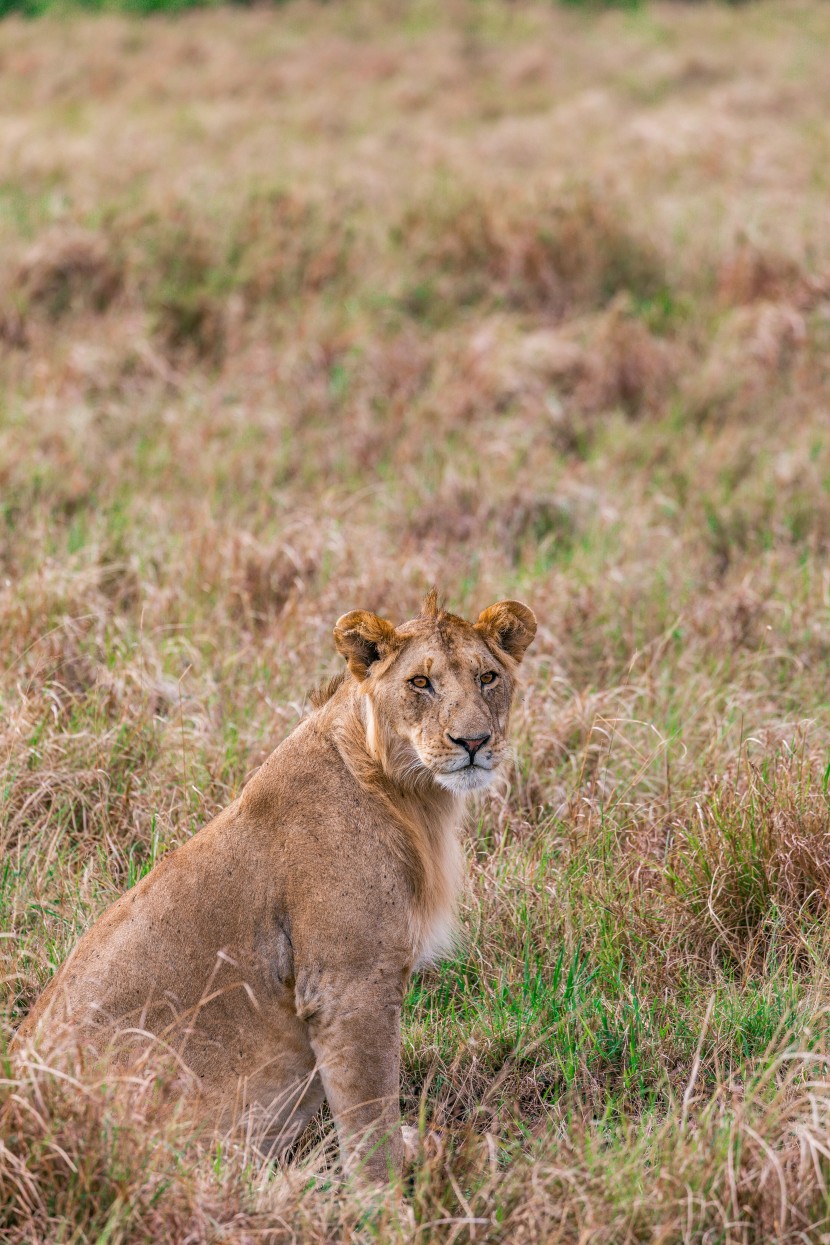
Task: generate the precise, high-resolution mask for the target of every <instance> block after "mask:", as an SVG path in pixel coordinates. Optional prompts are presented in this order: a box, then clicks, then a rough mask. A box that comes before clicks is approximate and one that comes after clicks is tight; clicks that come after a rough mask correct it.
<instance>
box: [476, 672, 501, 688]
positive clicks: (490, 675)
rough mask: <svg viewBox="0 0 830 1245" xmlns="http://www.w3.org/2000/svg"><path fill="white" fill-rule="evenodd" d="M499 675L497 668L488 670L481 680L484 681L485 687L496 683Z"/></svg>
mask: <svg viewBox="0 0 830 1245" xmlns="http://www.w3.org/2000/svg"><path fill="white" fill-rule="evenodd" d="M498 677H499V676H498V675H497V674H496V672H495V670H488V671H487V672H486V674H483V675H482V676H481V679H480V682H481V683H483V684H484V686H485V687H488V686H489V684H491V683H495V681H496V679H497V678H498Z"/></svg>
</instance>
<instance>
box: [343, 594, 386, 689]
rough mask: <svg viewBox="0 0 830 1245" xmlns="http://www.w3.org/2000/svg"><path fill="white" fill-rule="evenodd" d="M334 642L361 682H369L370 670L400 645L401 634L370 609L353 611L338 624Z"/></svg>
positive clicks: (345, 615)
mask: <svg viewBox="0 0 830 1245" xmlns="http://www.w3.org/2000/svg"><path fill="white" fill-rule="evenodd" d="M334 642H335V644H336V645H337V651H338V653H340V655H341V657H345V658H346V661H347V662H348V663H349V669H350V670H351V672H352V674H353V675H354V676H355V678H357V679H365V678H366V676H367V674H368V673H369V667H370V666H371V665H372V664H373V663H374V662H376V661H379V660H380V658H381V657H385V656H386V654H387V653H389V652H391V650H392V649H393V648H395V647H396V646H397V644H398V633H397V632H396V631H395V628H394V627H393V626H392V624H391V623H390V622H387V621H386V619H385V618H379V617H378V616H377V614H372V613H370V612H369V610H352V611H351V613H349V614H344V615H343V616H342V618H338V620H337V622H336V623H335V624H334Z"/></svg>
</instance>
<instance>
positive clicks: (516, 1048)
mask: <svg viewBox="0 0 830 1245" xmlns="http://www.w3.org/2000/svg"><path fill="white" fill-rule="evenodd" d="M828 46H830V6H828V5H827V4H826V3H824V0H779V2H777V3H772V2H765V0H762V2H761V3H758V4H753V5H748V6H744V7H740V8H733V7H728V6H714V5H708V4H706V5H689V6H684V5H666V6H665V7H663V6H660V5H657V6H654V7H648V8H643V9H641V10H638V11H637V12H633V13H626V12H607V13H601V14H600V13H597V14H586V13H584V12H580V11H576V10H574V9H568V8H561V7H556V6H553V5H534V4H529V3H526V2H525V0H516V3H512V4H509V5H508V4H500V3H495V2H493V0H480V2H475V0H451V2H450V3H446V4H438V3H423V2H421V0H416V2H415V3H413V4H409V5H406V6H405V7H402V6H400V5H398V4H393V3H391V2H389V3H387V2H385V0H376V3H371V4H370V3H368V0H345V2H344V3H338V4H333V5H330V6H312V5H310V4H304V3H299V4H296V5H295V4H292V5H289V6H285V7H282V8H277V9H268V10H266V9H254V10H236V9H230V10H229V9H225V10H205V11H202V12H199V13H194V14H190V15H187V16H183V17H181V18H179V19H177V20H169V19H162V18H157V19H152V20H146V21H137V20H130V19H128V18H124V17H115V16H85V17H79V16H76V17H64V18H59V17H53V18H44V19H43V20H40V21H38V22H24V21H22V20H20V19H15V18H12V19H9V20H7V21H5V22H3V23H2V24H0V376H1V377H2V381H1V382H0V383H1V384H2V393H0V671H1V673H0V801H1V802H2V803H1V804H0V834H1V835H2V848H3V855H2V863H0V957H2V960H1V961H0V962H1V963H2V977H3V982H4V989H3V996H2V999H3V1001H2V1026H3V1029H2V1031H3V1034H4V1035H5V1037H6V1038H7V1037H8V1036H9V1035H10V1034H11V1031H12V1029H13V1027H14V1025H15V1024H16V1023H17V1021H18V1020H19V1018H20V1017H21V1016H22V1015H23V1014H24V1013H25V1011H26V1009H27V1008H28V1006H29V1005H30V1003H31V1002H32V1000H33V999H34V997H35V996H36V995H37V993H38V992H39V991H40V989H41V988H42V987H43V986H44V984H45V983H46V982H47V981H48V980H49V978H50V976H51V974H52V973H53V971H54V969H55V967H56V966H57V965H58V964H59V963H60V962H61V961H62V960H63V958H64V957H65V956H66V954H67V953H68V951H69V950H70V948H71V947H72V946H73V944H74V943H75V941H76V940H77V938H78V936H79V934H80V933H81V932H82V931H83V930H84V929H85V928H86V927H87V926H88V925H89V923H90V922H91V921H93V920H94V919H95V917H96V916H97V915H98V914H99V913H100V912H101V911H102V910H103V909H104V908H105V907H106V906H107V905H108V904H109V903H110V902H112V900H113V899H114V898H116V896H117V895H118V894H119V893H121V892H122V891H123V890H124V889H125V888H127V887H129V886H130V885H131V884H132V883H133V882H134V881H135V880H136V879H137V878H139V877H140V876H141V875H142V874H143V873H144V872H145V871H146V870H147V869H149V868H150V867H151V866H152V864H153V863H154V861H155V860H157V859H158V858H159V857H160V855H161V854H162V853H163V852H165V851H166V850H168V849H169V848H170V847H172V846H174V845H176V844H177V843H180V842H182V840H183V839H184V838H186V837H187V836H188V835H190V834H191V833H192V832H193V831H194V830H196V829H197V828H198V827H199V825H200V824H202V823H204V821H205V820H207V819H208V818H209V817H210V816H211V815H212V814H213V813H214V812H216V811H217V810H218V809H220V808H221V807H222V806H224V805H225V804H226V803H227V802H228V801H229V800H230V799H231V798H232V797H233V796H234V793H235V792H237V791H238V790H239V789H240V786H241V784H242V783H243V781H244V778H245V775H246V773H247V772H248V771H249V770H250V768H251V767H252V766H253V765H255V764H256V763H257V761H258V760H259V759H260V758H261V757H262V756H263V755H264V754H265V753H266V752H267V751H268V750H270V749H271V748H272V747H273V746H274V745H275V744H276V743H277V742H278V741H279V740H280V739H281V738H282V737H283V735H284V734H285V733H286V732H287V731H288V730H290V729H291V727H292V726H293V725H294V724H295V723H296V722H297V720H298V719H299V717H300V716H301V714H302V713H303V712H304V706H305V703H306V702H305V694H306V692H307V690H308V689H309V688H310V687H311V686H312V685H313V684H314V683H315V682H316V681H317V680H318V679H319V678H321V677H322V676H325V675H328V674H330V673H333V672H334V671H335V670H336V669H337V668H338V660H337V658H336V655H335V653H334V650H333V646H332V641H331V628H332V624H333V622H334V620H335V619H336V618H337V617H338V615H339V614H341V613H342V612H344V611H345V610H347V609H351V608H355V607H365V608H371V609H376V610H378V611H380V612H382V613H384V614H385V615H387V616H389V617H391V618H393V619H395V620H401V619H403V618H405V617H409V616H411V615H412V614H413V613H414V612H416V610H417V607H418V603H419V601H420V598H421V596H422V595H423V592H424V590H425V589H426V588H428V587H429V586H430V585H431V584H433V583H434V584H436V585H437V586H438V587H439V588H440V589H441V590H442V591H443V592H444V594H445V595H446V598H447V601H448V604H449V605H450V607H451V608H454V609H456V610H457V611H459V612H462V613H468V614H470V613H472V614H475V613H477V612H478V610H480V609H481V608H483V607H484V606H485V605H487V604H489V603H490V602H492V601H494V600H497V599H498V598H500V597H505V596H516V597H519V598H521V599H523V600H526V601H527V602H529V603H530V604H531V605H532V607H533V608H534V610H535V611H536V613H537V615H538V617H539V621H540V632H539V637H538V640H537V642H536V644H535V646H534V648H533V649H532V650H531V655H530V657H529V659H528V662H527V664H526V675H525V689H524V696H523V701H522V703H521V705H520V706H519V707H518V709H517V711H516V714H515V742H516V761H515V767H514V769H513V770H512V772H511V774H510V778H509V782H508V784H507V785H506V786H505V788H504V790H502V791H500V792H499V793H498V794H496V795H494V796H492V797H490V798H488V799H487V800H485V801H484V802H483V803H481V804H480V805H478V806H477V807H476V808H475V810H474V812H473V814H472V816H471V819H470V833H469V840H468V856H469V864H470V878H469V884H468V888H467V893H466V898H465V903H464V911H463V926H464V942H463V945H462V947H461V948H460V949H459V951H458V954H457V956H456V957H455V959H454V960H452V962H450V963H447V964H445V965H443V966H442V967H440V968H438V969H435V970H431V971H429V972H427V973H424V974H423V975H422V976H420V977H419V978H418V979H417V980H416V981H415V983H414V985H413V987H412V989H411V992H410V995H409V998H408V1001H407V1008H406V1025H405V1036H404V1086H403V1107H404V1111H405V1114H406V1116H407V1118H408V1119H409V1120H410V1121H412V1122H414V1121H418V1120H420V1122H421V1127H422V1130H423V1134H424V1145H423V1149H424V1153H423V1155H422V1158H421V1160H420V1161H419V1162H418V1164H417V1165H416V1167H415V1169H414V1171H413V1172H412V1174H411V1175H410V1177H409V1179H408V1184H407V1189H406V1197H405V1199H404V1200H402V1201H398V1200H396V1199H395V1198H394V1197H389V1198H386V1199H383V1198H381V1199H379V1200H377V1201H376V1202H374V1203H370V1202H367V1201H366V1199H365V1198H361V1197H359V1196H357V1195H354V1194H349V1193H346V1192H344V1191H343V1190H342V1189H341V1188H339V1187H338V1185H337V1183H336V1182H335V1181H332V1180H331V1179H330V1175H329V1172H330V1162H331V1147H330V1137H329V1131H328V1130H327V1128H326V1126H325V1122H323V1124H322V1125H321V1127H320V1129H319V1130H318V1132H317V1133H316V1134H315V1136H313V1137H311V1138H310V1139H309V1140H308V1142H307V1144H305V1145H304V1146H303V1147H302V1149H301V1151H300V1152H299V1153H298V1154H297V1155H295V1156H294V1158H293V1160H292V1162H291V1163H289V1164H288V1165H286V1166H284V1167H282V1168H274V1167H273V1166H268V1165H263V1163H262V1162H261V1161H260V1160H258V1159H257V1158H256V1156H255V1154H254V1153H253V1152H252V1150H251V1148H250V1146H248V1144H247V1143H246V1140H245V1138H244V1137H241V1138H234V1139H232V1140H231V1141H225V1142H222V1143H218V1142H216V1143H213V1144H211V1145H205V1144H203V1143H200V1142H199V1141H197V1140H194V1139H193V1137H192V1135H190V1134H189V1133H188V1129H187V1122H186V1120H185V1119H176V1120H174V1121H173V1122H172V1123H167V1124H162V1123H160V1122H159V1121H158V1119H157V1116H156V1107H157V1104H156V1101H155V1097H154V1090H153V1087H152V1086H143V1085H132V1086H130V1087H125V1086H117V1085H113V1084H111V1083H110V1084H106V1083H101V1082H100V1081H96V1080H95V1079H94V1078H92V1077H91V1076H88V1075H80V1074H79V1079H73V1078H74V1077H75V1076H76V1074H75V1073H74V1072H73V1070H72V1069H71V1068H66V1067H60V1066H47V1065H42V1064H38V1063H36V1062H31V1061H30V1062H29V1063H28V1064H26V1065H25V1066H21V1065H19V1064H18V1065H14V1066H13V1065H12V1064H11V1063H8V1062H7V1063H6V1066H5V1070H4V1073H3V1078H2V1086H0V1241H2V1242H9V1243H12V1242H13V1243H18V1242H19V1243H21V1245H22V1242H44V1243H46V1242H50V1243H51V1242H64V1243H67V1245H68V1243H69V1242H73V1243H75V1242H78V1243H80V1242H86V1241H95V1242H101V1245H103V1243H104V1242H107V1245H117V1243H121V1242H152V1241H162V1240H168V1241H175V1242H184V1241H189V1242H190V1241H192V1242H196V1241H228V1242H238V1243H240V1245H241V1243H242V1242H255V1241H273V1242H277V1241H279V1242H282V1241H286V1242H288V1241H292V1240H297V1241H321V1242H322V1241H334V1240H344V1241H346V1240H353V1241H357V1242H370V1241H381V1242H383V1241H387V1240H396V1241H397V1240H401V1241H407V1242H423V1241H430V1240H436V1241H447V1242H451V1241H452V1242H458V1241H475V1242H484V1241H509V1242H517V1243H519V1245H523V1243H525V1242H541V1241H557V1242H566V1243H571V1242H573V1243H574V1245H576V1243H577V1242H579V1243H581V1245H586V1243H588V1242H591V1243H595V1242H596V1243H598V1242H628V1241H630V1242H640V1241H653V1242H662V1243H668V1242H681V1241H683V1242H697V1241H700V1242H703V1241H705V1242H713V1243H715V1242H723V1243H727V1242H735V1243H737V1242H747V1243H748V1242H758V1243H760V1242H768V1241H772V1240H780V1241H787V1242H796V1241H799V1242H803V1241H817V1242H819V1241H827V1240H828V1239H830V1235H828V1234H830V1194H828V1180H830V1069H828V1062H827V1061H828V1058H830V1011H829V1010H828V1006H829V1005H830V967H829V966H828V954H829V953H830V929H828V924H829V923H828V913H827V901H828V896H830V803H828V784H829V783H830V711H829V706H828V678H829V677H830V562H828V550H829V549H830V208H829V207H828V204H829V203H830V197H828V192H830V129H828V126H827V117H828V115H830V75H828V73H827V60H828Z"/></svg>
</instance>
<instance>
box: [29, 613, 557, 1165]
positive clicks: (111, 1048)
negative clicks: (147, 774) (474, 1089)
mask: <svg viewBox="0 0 830 1245" xmlns="http://www.w3.org/2000/svg"><path fill="white" fill-rule="evenodd" d="M535 633H536V620H535V618H534V615H533V613H532V611H531V610H530V609H529V608H528V607H527V606H526V605H522V604H521V603H520V602H518V601H500V602H498V603H497V604H496V605H492V606H490V608H489V609H486V610H484V612H483V613H482V614H480V615H479V617H478V619H477V621H476V622H475V623H469V622H466V621H464V620H463V619H461V618H459V617H456V616H455V615H454V614H451V613H449V612H447V611H446V610H445V609H443V608H441V607H440V606H439V604H438V601H437V598H436V595H435V593H434V592H433V593H431V594H430V595H429V596H428V597H427V599H426V601H425V602H424V605H423V607H422V610H421V613H420V615H419V616H418V617H417V618H415V619H412V620H411V621H409V622H406V623H404V624H402V625H401V626H397V627H396V626H394V625H393V624H392V623H391V622H387V621H386V620H385V619H383V618H380V617H378V616H377V615H376V614H373V613H370V612H368V611H365V610H353V611H352V612H351V613H348V614H344V615H343V616H342V617H341V618H340V619H339V620H338V622H337V624H336V626H335V628H334V641H335V644H336V647H337V649H338V652H339V653H340V654H341V655H342V656H343V657H344V658H345V659H346V663H347V665H346V668H345V670H344V672H343V673H342V674H341V675H339V676H338V677H337V678H335V679H333V680H331V682H330V683H329V684H328V685H326V687H325V688H324V689H321V690H320V691H319V692H318V693H317V694H316V695H314V696H313V697H312V706H313V707H312V711H311V712H310V714H309V715H308V716H307V717H306V718H305V719H304V720H303V721H301V722H300V724H299V725H298V726H297V727H296V728H295V729H294V730H293V731H292V732H291V733H290V734H289V735H288V736H287V738H286V739H285V740H283V742H282V743H281V744H280V745H279V747H277V749H276V750H275V751H274V752H272V753H271V755H270V756H269V758H268V759H267V760H266V761H265V762H264V764H263V765H262V766H261V767H260V768H259V769H258V770H257V771H256V772H255V773H254V775H253V776H252V777H251V778H250V779H249V781H248V782H247V783H246V784H245V786H244V787H243V788H242V791H241V793H240V795H239V796H238V798H237V799H235V800H234V801H233V803H232V804H230V805H229V806H228V807H227V808H226V809H225V810H224V811H223V812H221V813H219V814H218V816H216V817H215V818H214V819H213V820H212V821H211V822H209V823H208V824H207V825H206V826H204V828H203V829H202V830H200V831H199V832H198V833H197V834H195V835H194V836H193V837H192V838H191V839H189V840H188V841H187V842H185V843H183V844H182V845H181V846H180V847H178V848H177V849H176V850H175V851H173V852H171V853H170V854H169V855H167V856H165V857H164V858H163V859H162V860H161V861H159V863H158V864H156V865H155V867H154V868H153V869H152V870H151V871H150V872H149V873H148V874H147V875H146V876H145V877H144V878H142V879H141V881H140V882H138V883H137V885H135V886H133V887H132V889H131V890H129V891H127V892H126V894H124V895H122V896H121V898H120V899H118V900H117V902H115V903H114V904H113V905H112V906H111V907H110V908H108V909H107V911H105V912H104V914H103V915H102V916H101V917H100V918H99V919H98V920H97V921H96V922H95V923H94V924H93V925H92V927H91V928H90V929H89V930H88V931H87V933H86V934H85V935H84V936H83V937H82V938H81V940H80V942H79V943H78V944H77V946H76V947H75V949H74V950H73V951H72V953H71V954H70V955H69V957H68V959H67V960H66V962H65V963H64V964H63V966H62V967H61V968H60V970H59V971H58V973H57V974H56V976H55V977H54V978H53V980H52V981H51V983H50V984H49V985H48V986H47V988H46V989H45V990H44V992H43V993H42V995H41V996H40V998H39V999H38V1000H37V1002H36V1003H35V1005H34V1007H33V1008H32V1010H31V1012H30V1013H29V1015H28V1016H27V1017H26V1019H25V1021H24V1022H23V1024H22V1026H21V1028H20V1030H19V1031H18V1034H17V1037H16V1039H15V1042H16V1044H19V1043H20V1042H24V1041H27V1040H33V1039H35V1038H37V1040H38V1041H39V1042H46V1041H49V1040H51V1041H57V1040H58V1037H59V1035H66V1034H72V1035H74V1037H75V1040H77V1041H79V1042H80V1043H82V1045H83V1048H84V1049H85V1050H91V1051H92V1052H93V1055H94V1057H95V1058H99V1057H100V1058H104V1057H106V1058H108V1059H110V1060H114V1061H115V1062H116V1064H118V1065H122V1066H123V1065H126V1064H128V1063H130V1062H131V1061H134V1060H137V1059H138V1058H139V1057H141V1056H143V1057H145V1058H146V1057H147V1050H148V1049H149V1048H151V1047H153V1048H157V1049H161V1050H163V1051H166V1052H170V1053H172V1054H173V1055H174V1056H175V1060H176V1063H177V1065H178V1066H180V1067H181V1066H186V1068H187V1070H188V1076H189V1080H190V1081H191V1082H193V1083H195V1085H196V1086H197V1093H196V1094H195V1096H194V1101H195V1103H196V1105H197V1109H196V1116H197V1118H198V1119H199V1120H200V1121H201V1122H204V1123H206V1124H207V1125H209V1126H213V1127H219V1128H226V1127H229V1126H230V1125H231V1124H233V1123H234V1122H238V1121H239V1120H240V1118H242V1119H243V1121H244V1122H245V1123H247V1125H248V1126H249V1129H250V1128H255V1129H257V1130H258V1135H259V1136H260V1137H261V1139H262V1145H263V1146H265V1147H266V1148H267V1152H269V1153H277V1152H279V1151H281V1150H283V1149H285V1148H287V1147H288V1146H290V1145H292V1144H293V1143H294V1142H295V1141H296V1140H297V1139H298V1138H299V1136H300V1135H301V1133H302V1132H303V1130H304V1129H305V1127H306V1125H307V1124H308V1122H309V1120H310V1119H311V1117H312V1115H313V1114H314V1113H315V1112H316V1110H317V1108H318V1107H319V1106H320V1105H321V1103H322V1101H323V1098H324V1096H325V1098H326V1099H327V1101H328V1104H329V1107H330V1109H331V1113H332V1115H333V1117H334V1121H335V1125H336V1129H337V1135H338V1141H339V1145H340V1151H341V1158H342V1164H343V1167H344V1170H345V1172H346V1173H352V1172H355V1171H358V1170H359V1172H360V1174H361V1176H362V1177H365V1178H368V1179H369V1180H370V1181H373V1182H375V1181H384V1180H385V1179H387V1178H389V1176H390V1175H394V1174H395V1173H399V1172H400V1170H401V1165H402V1158H403V1148H404V1146H403V1137H402V1131H401V1121H400V1104H399V1094H400V1024H401V1005H402V1002H403V998H404V994H405V991H406V989H407V985H408V983H409V980H410V976H411V974H412V972H413V971H414V970H415V969H417V968H418V967H419V966H422V965H425V964H427V963H429V962H432V961H435V960H436V959H437V958H439V957H440V956H441V955H443V954H445V953H446V952H447V951H448V950H449V949H450V948H451V947H452V945H453V936H454V929H455V909H456V903H457V899H458V896H459V892H460V889H461V885H462V878H463V852H462V849H461V845H460V841H459V836H458V830H459V826H460V822H461V819H462V812H463V808H464V803H465V800H466V798H467V797H468V796H469V795H471V794H472V793H473V792H476V791H481V790H483V789H484V788H486V787H487V786H488V785H489V784H490V783H491V782H492V781H493V778H494V776H495V775H496V773H497V772H498V770H499V768H500V766H502V765H503V763H504V761H505V759H506V757H507V756H508V751H509V750H508V743H507V729H508V720H509V715H510V709H511V703H512V701H513V698H514V692H515V689H516V673H517V667H518V665H519V663H520V662H521V660H522V658H523V656H524V654H525V650H526V649H527V647H528V645H529V644H530V642H531V641H532V639H533V637H534V635H535Z"/></svg>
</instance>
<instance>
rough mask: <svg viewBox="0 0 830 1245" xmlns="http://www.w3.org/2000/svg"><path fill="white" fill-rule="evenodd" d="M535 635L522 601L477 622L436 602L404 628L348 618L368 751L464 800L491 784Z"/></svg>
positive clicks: (338, 633)
mask: <svg viewBox="0 0 830 1245" xmlns="http://www.w3.org/2000/svg"><path fill="white" fill-rule="evenodd" d="M430 605H431V606H432V608H429V606H430ZM535 631H536V620H535V618H534V617H533V614H532V613H531V611H530V610H529V609H528V608H527V606H525V605H521V604H520V603H519V602H516V601H501V602H499V604H498V605H494V606H491V608H490V609H489V610H485V611H484V613H483V614H481V615H480V617H479V619H478V621H477V622H476V623H475V624H472V623H468V622H465V621H464V620H463V619H461V618H457V617H456V616H455V615H453V614H448V613H446V612H444V611H440V610H438V609H437V607H436V606H435V604H434V600H433V598H428V603H427V607H425V611H424V613H422V615H421V616H420V617H419V618H416V619H414V620H413V621H411V622H408V623H404V624H403V625H402V626H401V627H397V628H396V627H393V626H392V624H391V623H387V622H385V620H383V619H380V618H378V617H377V615H375V614H368V613H365V612H363V611H353V613H351V614H347V615H344V616H343V618H341V619H340V620H339V622H338V623H337V626H336V628H335V640H336V642H337V647H338V649H339V650H340V652H341V653H342V654H343V655H344V656H345V657H346V658H347V660H348V662H349V667H350V669H351V671H352V673H353V674H354V675H355V676H356V677H357V678H358V679H359V680H360V681H361V683H362V686H363V691H364V693H365V697H366V699H365V702H364V705H365V715H366V728H367V738H368V741H369V746H370V748H372V749H373V750H381V751H382V752H383V754H384V756H385V759H386V760H387V762H388V763H389V765H390V767H391V768H394V770H395V772H396V773H397V774H399V775H400V774H402V775H404V776H409V777H411V778H413V779H414V778H416V777H423V776H425V775H426V774H429V775H431V776H432V778H433V779H434V781H435V782H437V783H438V784H439V785H440V786H442V787H445V788H447V789H448V790H450V791H453V792H456V793H457V794H466V793H468V792H471V791H476V790H480V789H481V788H482V787H486V786H487V785H488V783H490V782H491V781H492V778H493V776H494V774H495V773H496V771H497V769H498V767H499V765H500V764H501V763H502V761H503V760H504V759H505V757H506V756H507V754H508V745H507V728H508V721H509V716H510V705H511V702H512V699H513V691H514V686H515V671H516V667H517V665H518V663H519V661H520V660H521V658H522V656H523V655H524V652H525V649H526V648H527V646H528V644H529V643H530V641H531V640H532V639H533V636H534V634H535Z"/></svg>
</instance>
